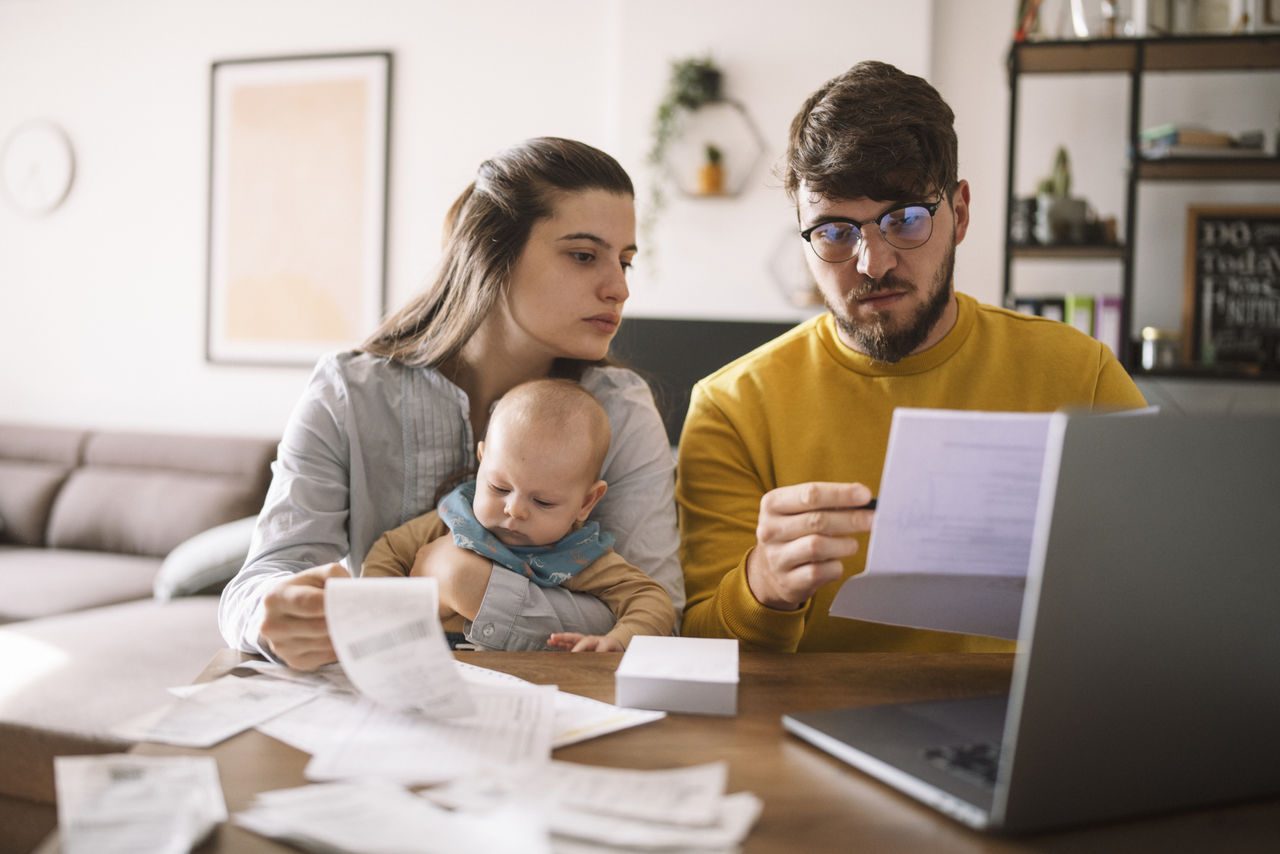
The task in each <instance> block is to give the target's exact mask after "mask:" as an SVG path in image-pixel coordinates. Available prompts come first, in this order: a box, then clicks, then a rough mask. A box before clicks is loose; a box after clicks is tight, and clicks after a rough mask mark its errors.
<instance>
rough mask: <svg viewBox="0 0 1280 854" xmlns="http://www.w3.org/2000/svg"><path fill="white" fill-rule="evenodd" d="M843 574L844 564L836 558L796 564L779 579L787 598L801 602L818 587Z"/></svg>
mask: <svg viewBox="0 0 1280 854" xmlns="http://www.w3.org/2000/svg"><path fill="white" fill-rule="evenodd" d="M843 574H844V565H843V564H842V563H840V561H838V560H827V561H821V562H819V563H809V564H805V565H803V566H797V567H794V568H793V569H791V570H789V571H788V572H786V573H785V574H784V575H783V576H782V579H781V583H782V585H783V587H784V589H785V591H786V592H787V593H788V594H789V597H788V598H791V599H793V601H796V602H803V601H804V600H805V599H808V598H809V597H810V596H812V595H813V594H814V593H816V592H817V591H818V588H820V587H822V586H823V585H825V584H830V583H831V582H832V581H836V580H837V579H839V578H840V576H842V575H843Z"/></svg>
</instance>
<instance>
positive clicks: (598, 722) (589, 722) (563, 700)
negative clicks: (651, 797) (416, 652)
mask: <svg viewBox="0 0 1280 854" xmlns="http://www.w3.org/2000/svg"><path fill="white" fill-rule="evenodd" d="M457 664H458V670H459V671H460V672H461V673H462V678H463V679H465V680H467V681H468V682H472V683H477V684H487V685H532V684H533V683H532V682H527V681H525V680H524V679H521V678H520V677H518V676H512V675H511V674H509V673H502V672H501V671H498V670H490V669H489V668H487V667H477V666H476V665H474V664H467V663H466V662H462V661H459V662H457ZM666 716H667V713H666V712H654V711H650V710H648V709H627V708H623V707H622V706H615V705H613V704H612V703H602V702H601V701H599V700H593V699H591V698H590V697H583V696H581V695H578V694H570V693H568V692H567V691H557V692H556V703H555V723H554V724H553V725H552V737H551V746H552V748H560V747H565V746H567V745H570V744H577V743H578V742H580V741H587V740H589V739H592V738H596V737H597V736H601V735H608V734H609V733H611V732H618V731H619V730H624V729H629V728H631V727H633V726H640V725H641V724H647V723H651V722H652V721H657V720H661V719H662V718H665V717H666Z"/></svg>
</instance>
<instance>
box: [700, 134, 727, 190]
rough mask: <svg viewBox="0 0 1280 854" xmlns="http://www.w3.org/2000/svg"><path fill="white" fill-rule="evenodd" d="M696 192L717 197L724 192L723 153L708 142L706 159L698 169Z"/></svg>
mask: <svg viewBox="0 0 1280 854" xmlns="http://www.w3.org/2000/svg"><path fill="white" fill-rule="evenodd" d="M698 192H699V193H701V194H702V195H704V196H718V195H720V194H721V193H723V192H724V153H723V152H722V151H721V150H720V149H719V148H717V147H716V146H715V145H713V144H711V143H709V142H708V143H707V145H706V159H705V160H704V161H703V163H702V166H701V167H700V168H699V169H698Z"/></svg>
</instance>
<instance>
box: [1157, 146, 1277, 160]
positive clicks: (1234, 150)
mask: <svg viewBox="0 0 1280 854" xmlns="http://www.w3.org/2000/svg"><path fill="white" fill-rule="evenodd" d="M1142 156H1143V158H1144V159H1146V160H1167V159H1168V158H1170V157H1231V158H1235V157H1246V158H1247V157H1266V156H1267V152H1266V151H1265V150H1264V149H1263V148H1261V147H1258V148H1249V147H1245V146H1240V145H1182V144H1178V145H1152V146H1147V145H1143V146H1142Z"/></svg>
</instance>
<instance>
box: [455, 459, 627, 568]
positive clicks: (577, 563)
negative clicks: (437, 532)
mask: <svg viewBox="0 0 1280 854" xmlns="http://www.w3.org/2000/svg"><path fill="white" fill-rule="evenodd" d="M475 497H476V482H475V481H474V480H469V481H467V482H466V483H464V484H462V485H461V486H459V487H458V488H457V489H455V490H453V491H452V492H450V493H449V494H448V495H446V496H445V497H444V498H442V499H440V505H439V507H437V508H436V509H437V510H438V511H439V513H440V519H441V520H442V521H443V522H444V523H445V524H446V525H448V526H449V531H450V532H451V533H452V534H453V542H454V543H455V544H456V545H457V546H459V547H460V548H464V549H467V550H468V551H473V552H475V553H476V554H478V555H480V556H481V557H485V558H488V559H489V560H491V561H493V562H494V563H499V564H502V565H503V566H505V567H506V568H507V569H509V570H511V571H512V572H518V573H520V574H521V575H524V576H527V577H528V579H529V580H530V581H532V582H533V583H534V584H537V585H538V586H539V587H559V586H560V585H561V584H563V583H564V582H565V581H567V580H568V579H570V578H572V577H573V576H575V575H577V574H578V573H579V572H581V571H582V570H583V569H585V568H586V567H588V566H590V565H591V564H593V563H595V562H596V561H597V560H599V559H600V557H601V556H602V555H604V554H605V553H606V552H607V551H609V549H611V548H613V535H612V534H607V533H601V532H600V523H599V522H588V523H586V524H585V525H583V526H582V527H581V528H577V529H576V530H573V531H570V532H569V533H568V534H566V535H565V536H564V537H562V538H561V539H560V540H558V541H557V542H554V543H552V544H551V545H549V546H509V545H507V544H506V543H504V542H502V541H501V540H499V539H498V538H497V536H495V535H494V534H493V533H492V532H490V531H489V530H488V529H487V528H485V527H484V526H483V525H481V524H480V522H479V520H477V519H476V514H475V511H473V510H472V509H471V503H472V501H474V500H475Z"/></svg>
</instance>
